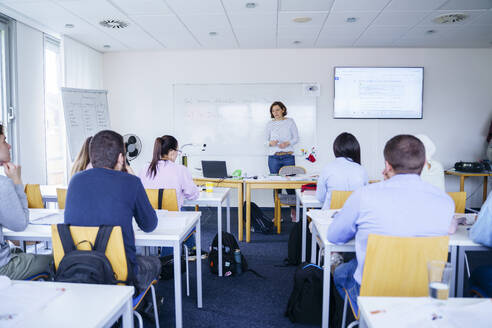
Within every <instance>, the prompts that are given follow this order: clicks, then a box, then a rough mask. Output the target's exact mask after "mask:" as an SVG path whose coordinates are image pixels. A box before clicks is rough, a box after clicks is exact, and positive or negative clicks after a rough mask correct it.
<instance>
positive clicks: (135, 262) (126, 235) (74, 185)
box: [65, 130, 161, 291]
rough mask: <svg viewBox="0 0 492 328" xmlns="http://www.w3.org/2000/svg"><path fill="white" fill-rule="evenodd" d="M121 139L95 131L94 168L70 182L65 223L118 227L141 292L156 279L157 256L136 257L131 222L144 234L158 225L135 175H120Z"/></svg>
mask: <svg viewBox="0 0 492 328" xmlns="http://www.w3.org/2000/svg"><path fill="white" fill-rule="evenodd" d="M124 153H125V146H124V144H123V137H122V136H121V135H120V134H118V133H116V132H114V131H109V130H105V131H101V132H98V133H97V134H96V135H95V136H94V137H93V138H92V140H91V143H90V147H89V156H90V159H91V163H92V166H93V168H92V169H90V170H86V171H83V172H79V173H77V174H75V175H74V176H73V177H72V179H71V180H70V184H69V186H68V191H67V199H66V203H65V223H66V224H72V225H77V226H100V225H113V226H121V230H122V233H123V241H124V244H125V251H126V256H127V259H128V261H129V263H130V265H131V267H132V269H133V273H134V274H135V280H136V284H137V286H136V287H137V289H138V290H139V291H142V290H143V289H144V288H146V287H147V286H148V284H149V283H150V282H151V281H152V280H153V279H155V278H157V277H158V275H159V274H160V271H161V262H160V261H159V259H158V258H157V257H152V256H137V255H136V250H135V234H134V231H133V226H132V221H133V218H134V217H135V220H136V222H137V224H138V227H139V228H140V229H142V230H143V231H145V232H151V231H153V230H154V229H155V228H156V226H157V216H156V213H155V211H154V209H153V208H152V206H151V205H150V202H149V199H148V197H147V194H146V193H145V189H144V187H143V185H142V182H140V179H139V178H137V177H136V176H133V175H130V174H128V173H125V172H121V171H122V169H123V168H124V166H125V157H124V155H123V154H124Z"/></svg>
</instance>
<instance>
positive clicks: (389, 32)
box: [360, 26, 409, 42]
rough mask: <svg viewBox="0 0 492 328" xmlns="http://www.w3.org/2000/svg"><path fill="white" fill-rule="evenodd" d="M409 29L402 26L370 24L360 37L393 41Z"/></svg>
mask: <svg viewBox="0 0 492 328" xmlns="http://www.w3.org/2000/svg"><path fill="white" fill-rule="evenodd" d="M408 30H409V28H408V27H404V26H391V27H389V26H370V27H369V28H368V29H367V30H365V31H364V33H362V35H361V37H360V39H364V40H381V41H383V40H387V41H391V42H393V41H395V40H396V39H398V38H400V37H401V36H402V35H403V34H405V33H406V32H407V31H408Z"/></svg>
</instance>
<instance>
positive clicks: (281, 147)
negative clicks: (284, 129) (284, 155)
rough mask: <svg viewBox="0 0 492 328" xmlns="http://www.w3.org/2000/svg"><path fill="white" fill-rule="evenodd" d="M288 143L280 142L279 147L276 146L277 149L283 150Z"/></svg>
mask: <svg viewBox="0 0 492 328" xmlns="http://www.w3.org/2000/svg"><path fill="white" fill-rule="evenodd" d="M289 145H290V143H289V142H288V141H285V142H282V143H281V144H280V145H278V148H280V149H284V148H287V147H289Z"/></svg>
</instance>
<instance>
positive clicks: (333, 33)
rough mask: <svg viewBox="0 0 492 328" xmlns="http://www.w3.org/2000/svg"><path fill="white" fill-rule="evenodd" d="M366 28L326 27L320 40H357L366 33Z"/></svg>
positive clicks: (350, 26) (357, 26) (351, 26)
mask: <svg viewBox="0 0 492 328" xmlns="http://www.w3.org/2000/svg"><path fill="white" fill-rule="evenodd" d="M364 29H365V26H359V25H349V26H339V25H325V26H324V27H323V29H322V30H321V33H320V35H319V37H320V38H335V39H336V38H351V39H356V38H358V37H359V35H361V33H362V32H363V31H364Z"/></svg>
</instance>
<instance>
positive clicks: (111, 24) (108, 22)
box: [99, 19, 128, 29]
mask: <svg viewBox="0 0 492 328" xmlns="http://www.w3.org/2000/svg"><path fill="white" fill-rule="evenodd" d="M99 24H100V25H102V26H104V27H107V28H115V29H120V28H125V27H128V23H127V22H124V21H122V20H119V19H105V20H103V21H100V22H99Z"/></svg>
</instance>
